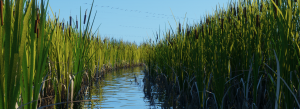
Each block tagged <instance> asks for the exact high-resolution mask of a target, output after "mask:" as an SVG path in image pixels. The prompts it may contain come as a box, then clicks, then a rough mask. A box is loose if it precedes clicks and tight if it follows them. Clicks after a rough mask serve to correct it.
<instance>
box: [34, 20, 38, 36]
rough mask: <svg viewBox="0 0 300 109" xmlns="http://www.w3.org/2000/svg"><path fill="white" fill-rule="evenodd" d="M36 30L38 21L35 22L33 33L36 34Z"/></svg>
mask: <svg viewBox="0 0 300 109" xmlns="http://www.w3.org/2000/svg"><path fill="white" fill-rule="evenodd" d="M37 29H38V20H35V27H34V33H36V32H37Z"/></svg>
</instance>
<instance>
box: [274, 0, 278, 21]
mask: <svg viewBox="0 0 300 109" xmlns="http://www.w3.org/2000/svg"><path fill="white" fill-rule="evenodd" d="M273 1H274V0H273ZM275 3H276V5H277V6H278V0H275ZM273 7H274V10H275V14H274V18H275V19H276V17H277V8H276V7H275V5H273Z"/></svg>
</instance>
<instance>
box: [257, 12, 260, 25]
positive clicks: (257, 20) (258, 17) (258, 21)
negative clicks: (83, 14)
mask: <svg viewBox="0 0 300 109" xmlns="http://www.w3.org/2000/svg"><path fill="white" fill-rule="evenodd" d="M256 27H260V23H259V15H256Z"/></svg>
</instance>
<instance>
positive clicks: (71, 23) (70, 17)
mask: <svg viewBox="0 0 300 109" xmlns="http://www.w3.org/2000/svg"><path fill="white" fill-rule="evenodd" d="M70 27H72V16H70Z"/></svg>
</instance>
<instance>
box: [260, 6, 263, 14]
mask: <svg viewBox="0 0 300 109" xmlns="http://www.w3.org/2000/svg"><path fill="white" fill-rule="evenodd" d="M262 8H263V4H261V5H260V12H262Z"/></svg>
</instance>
